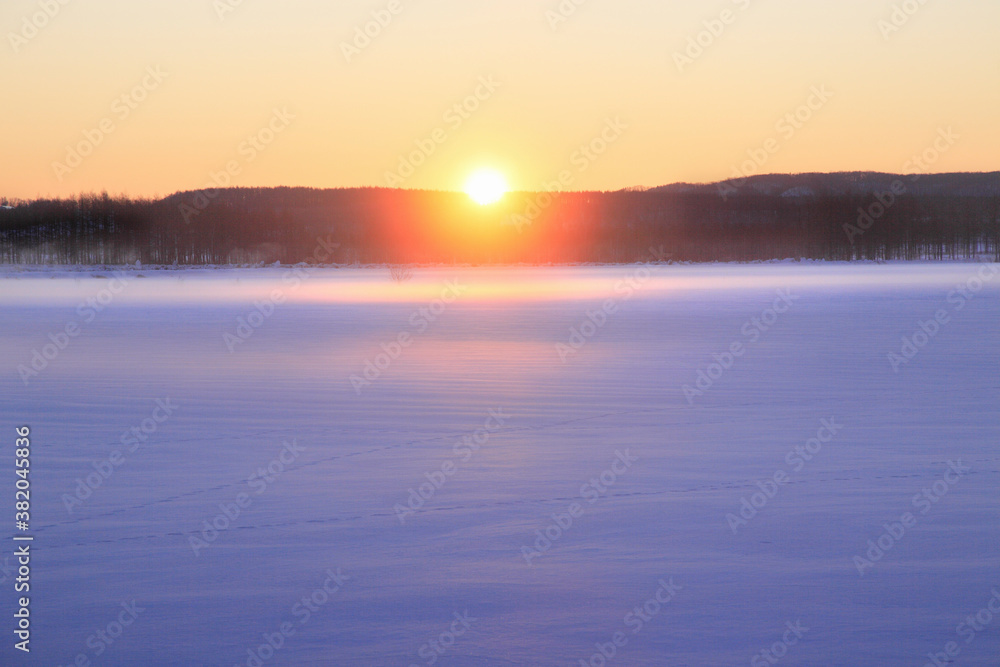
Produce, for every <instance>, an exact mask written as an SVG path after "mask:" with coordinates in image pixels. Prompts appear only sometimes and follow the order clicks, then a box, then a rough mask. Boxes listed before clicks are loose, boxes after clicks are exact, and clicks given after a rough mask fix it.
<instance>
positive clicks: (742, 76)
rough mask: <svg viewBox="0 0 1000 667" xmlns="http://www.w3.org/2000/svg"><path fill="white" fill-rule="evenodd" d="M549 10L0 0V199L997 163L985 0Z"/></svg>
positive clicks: (410, 2) (753, 0)
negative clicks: (218, 185) (479, 173)
mask: <svg viewBox="0 0 1000 667" xmlns="http://www.w3.org/2000/svg"><path fill="white" fill-rule="evenodd" d="M576 2H581V0H576ZM560 4H563V5H565V6H573V5H572V0H566V2H563V3H560V1H559V0H536V1H531V0H504V1H503V2H500V1H499V0H495V1H487V0H462V1H461V2H459V1H457V0H384V1H379V0H376V1H374V2H367V1H365V2H355V1H353V0H343V1H341V2H336V3H331V2H320V1H319V0H284V1H282V2H277V1H274V0H242V2H240V0H172V1H171V2H167V1H166V0H162V1H159V2H142V3H139V2H135V1H134V0H88V1H87V2H83V1H80V0H30V1H29V0H5V2H3V3H2V5H0V27H2V28H3V32H4V35H5V39H4V42H5V43H4V45H3V46H2V47H0V61H2V62H0V86H2V90H3V91H4V101H3V104H2V106H0V125H2V127H3V129H4V132H3V136H2V138H0V155H2V158H3V159H2V160H0V195H3V196H8V197H25V198H27V197H35V196H38V195H70V194H74V193H77V192H82V191H91V190H98V191H99V190H103V189H107V190H108V191H110V192H112V193H121V192H124V193H128V194H131V195H154V194H159V195H166V194H170V193H172V192H174V191H177V190H184V189H193V188H199V187H204V186H205V185H206V184H208V183H210V182H211V179H212V178H213V174H214V177H215V178H216V180H217V181H218V182H228V183H230V184H232V185H242V186H251V185H259V186H273V185H305V186H314V187H341V186H363V185H398V186H401V187H413V188H434V189H449V190H454V189H461V187H462V185H463V183H464V182H465V179H466V177H467V176H468V175H469V174H470V173H471V172H473V171H474V170H475V169H477V168H479V167H483V166H488V167H493V168H496V169H498V170H500V171H501V172H503V173H504V174H505V175H506V177H507V180H508V181H509V182H510V185H511V186H512V187H513V188H516V189H526V190H535V189H541V188H542V187H544V184H545V183H547V182H553V181H555V180H557V179H558V178H559V176H560V175H561V174H562V175H563V176H564V180H563V182H562V183H561V184H560V187H562V188H564V189H617V188H621V187H626V186H632V185H660V184H665V183H670V182H676V181H711V180H720V179H725V178H729V177H730V176H732V175H733V173H734V169H736V168H739V167H740V165H741V164H744V163H746V161H747V160H749V159H751V158H752V157H756V158H757V163H759V166H758V164H754V163H753V162H750V163H747V168H749V167H753V169H754V170H756V171H760V172H799V171H843V170H879V171H900V170H903V169H904V164H905V163H906V162H907V161H908V160H909V159H910V157H911V156H912V155H914V154H920V153H923V152H924V151H925V149H929V148H930V147H932V146H933V145H934V141H935V138H936V137H937V136H938V132H939V130H941V129H947V128H952V133H953V134H954V135H957V139H956V140H955V141H954V142H953V143H952V144H951V145H949V147H948V150H947V151H944V152H942V153H940V155H939V157H938V158H937V159H936V160H934V161H933V162H932V163H931V164H929V165H928V168H929V169H930V170H931V171H980V170H982V171H985V170H996V169H998V168H1000V165H998V163H997V156H998V155H1000V127H998V123H997V122H996V119H997V118H998V110H1000V86H998V85H997V84H998V83H1000V40H997V39H996V26H997V25H998V23H1000V3H997V2H995V0H950V1H949V2H935V1H928V2H926V4H924V5H923V6H922V7H920V8H919V9H918V10H917V11H916V12H915V13H913V15H912V16H910V15H907V14H906V13H905V12H903V10H902V9H899V10H896V12H895V15H894V9H893V7H894V5H897V6H900V7H901V6H902V5H903V4H907V5H911V4H912V5H913V6H914V7H916V6H919V3H918V2H917V0H908V2H907V3H903V2H902V1H901V0H892V1H883V0H877V1H873V0H867V1H862V0H836V1H834V0H812V1H810V2H802V1H801V0H717V1H714V2H704V1H697V2H696V1H693V0H691V1H683V0H675V1H673V2H669V3H665V2H653V1H652V0H643V1H640V0H615V2H611V1H610V0H584V1H582V2H581V4H580V6H579V7H577V8H576V10H575V12H573V13H572V15H569V16H564V15H561V14H559V13H558V12H559V7H560ZM46 8H47V12H48V14H51V16H49V15H47V14H46V13H45V12H46ZM373 12H375V13H376V15H375V16H374V17H373V14H372V13H373ZM566 13H567V14H568V13H569V12H566ZM377 18H381V20H382V22H383V23H385V24H386V25H385V26H384V27H383V26H377V24H372V25H370V26H369V28H370V31H371V32H372V33H377V35H376V36H375V37H374V38H372V39H371V40H370V43H368V44H367V45H366V44H365V42H364V41H363V40H358V41H357V42H356V43H355V44H354V46H353V47H352V48H346V49H345V46H344V45H345V44H347V45H351V44H352V42H354V40H355V36H356V34H357V30H364V28H365V26H366V23H368V22H370V21H373V20H376V19H377ZM563 19H565V20H563ZM893 20H895V24H893V23H892V21H893ZM706 22H707V23H706ZM880 22H881V23H880ZM38 25H41V26H42V27H40V28H38V27H37V26H38ZM376 26H377V29H376ZM897 28H898V29H897ZM713 32H714V33H716V34H712V33H713ZM699 33H701V35H699ZM699 37H700V39H701V42H702V43H703V44H704V45H705V46H703V47H701V49H702V52H701V53H700V54H699V53H698V51H697V49H691V50H689V51H687V53H685V50H686V49H687V48H688V46H689V44H690V42H689V39H692V40H697V39H699ZM362 47H363V48H362ZM676 54H681V55H682V56H684V57H683V58H678V57H677V55H676ZM685 58H687V60H685ZM813 91H820V94H817V93H815V92H813ZM810 103H811V105H812V108H811V109H810V108H808V106H806V107H803V106H802V105H808V104H810ZM456 105H459V106H458V108H456ZM796 111H798V113H799V117H798V118H795V117H794V116H793V117H791V118H786V115H787V114H789V113H792V114H794V113H796ZM588 144H590V145H591V148H590V150H589V151H584V150H582V147H585V146H586V145H588ZM70 149H72V150H70ZM414 151H418V152H417V153H416V154H414ZM427 153H430V155H429V156H428V155H426V154H427ZM227 172H228V173H227ZM390 173H394V174H395V177H390V176H388V174H390Z"/></svg>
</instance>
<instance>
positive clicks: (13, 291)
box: [0, 264, 1000, 667]
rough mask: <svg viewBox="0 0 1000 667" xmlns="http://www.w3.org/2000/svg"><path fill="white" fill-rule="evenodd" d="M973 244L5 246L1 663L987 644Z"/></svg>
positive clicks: (982, 326)
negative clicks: (27, 540)
mask: <svg viewBox="0 0 1000 667" xmlns="http://www.w3.org/2000/svg"><path fill="white" fill-rule="evenodd" d="M998 270H1000V268H998V267H997V266H996V265H983V266H979V265H974V264H972V265H962V264H890V265H885V266H875V265H843V264H841V265H832V264H809V265H797V264H770V265H769V264H764V265H753V266H746V265H744V266H737V265H731V266H729V265H721V266H720V265H715V266H649V267H644V268H643V267H636V266H620V267H600V268H592V267H590V268H581V267H577V268H544V269H519V270H485V269H456V270H445V269H435V270H426V269H421V270H417V271H415V272H414V277H413V279H412V280H410V281H408V282H404V283H393V282H392V281H391V280H390V279H389V276H388V272H387V271H386V270H384V269H383V270H313V271H310V272H307V273H305V274H301V273H300V274H296V273H295V271H296V270H295V269H289V268H287V267H285V268H268V269H260V270H244V271H224V270H217V271H210V270H189V271H180V272H177V271H157V270H147V269H143V270H142V271H138V272H137V271H135V270H133V271H130V272H129V274H127V278H126V279H125V280H124V283H120V282H115V278H114V273H113V272H112V271H110V270H109V271H99V272H89V273H65V272H62V273H59V274H53V276H52V277H50V276H48V275H46V274H44V273H39V272H25V273H18V274H13V273H12V274H9V275H8V277H7V278H5V279H2V280H0V305H2V308H3V314H4V317H3V318H2V320H0V352H2V358H3V360H4V364H5V366H6V372H5V373H4V374H3V375H2V376H0V395H2V406H3V409H2V415H3V417H2V422H3V423H2V428H3V430H2V434H3V443H4V444H3V446H4V451H6V452H7V454H6V455H5V456H4V458H3V460H4V461H5V462H6V463H5V464H4V465H5V466H8V467H9V468H10V469H9V470H8V471H6V472H3V473H2V475H0V478H2V479H3V482H2V483H0V493H2V494H3V499H4V500H3V503H2V504H0V505H2V507H4V508H5V510H4V515H5V516H6V517H7V520H10V521H11V526H12V522H13V509H12V506H11V505H12V499H13V496H14V493H13V491H14V488H13V487H14V485H13V479H14V477H13V473H12V471H13V456H12V454H11V452H12V448H13V444H14V437H15V436H14V428H15V426H20V425H23V424H27V425H30V426H31V428H32V441H33V445H32V447H33V451H34V454H33V460H32V466H33V472H32V481H33V489H32V502H33V508H32V521H33V526H32V528H33V529H32V531H31V532H32V534H34V535H35V536H36V541H35V542H34V545H33V549H34V558H33V560H32V580H31V586H32V588H31V597H32V606H31V610H32V621H33V625H32V629H33V635H32V653H31V654H30V656H24V655H22V654H20V653H19V652H16V651H15V650H14V649H13V641H14V640H13V638H12V633H11V630H12V629H13V628H12V620H11V618H12V617H11V614H12V613H13V609H14V604H15V598H16V595H15V593H14V592H13V590H12V589H13V586H12V582H13V577H14V576H16V575H15V574H12V570H11V565H12V564H13V563H14V559H13V558H12V557H11V556H12V553H13V550H14V547H13V542H12V541H10V540H9V539H7V540H5V541H4V543H3V544H2V546H0V561H2V563H0V564H4V565H5V567H4V569H3V571H2V572H0V577H2V578H3V579H4V583H3V585H2V590H3V594H2V595H0V616H2V617H3V618H4V619H7V620H5V621H4V622H3V623H4V626H5V629H4V631H3V640H2V646H0V663H2V664H4V665H9V664H38V665H42V664H44V665H70V664H74V660H77V659H78V657H77V656H78V655H80V654H83V656H84V657H85V658H86V659H87V660H89V661H91V664H94V665H366V666H367V665H392V666H394V665H400V666H403V667H409V666H411V665H429V664H432V660H433V664H437V665H443V666H446V667H447V666H455V667H458V666H476V667H479V666H494V665H531V666H549V665H552V666H556V665H565V666H567V667H569V666H578V665H581V664H592V665H601V664H604V662H602V661H606V663H607V664H608V665H629V666H632V665H637V666H647V665H649V666H652V665H657V666H668V667H679V666H681V665H692V666H693V665H698V666H701V665H706V666H709V665H712V666H714V665H764V664H768V665H770V664H775V661H776V663H777V664H787V665H825V666H830V665H833V666H839V665H844V666H848V665H850V666H865V665H872V666H876V665H877V666H882V667H887V666H895V665H917V666H919V665H924V664H926V663H928V662H930V661H931V658H930V657H928V654H934V653H938V654H941V653H943V652H945V651H946V650H947V648H954V649H957V650H958V651H959V654H958V655H957V657H956V658H955V660H956V661H957V664H960V665H997V664H998V658H997V656H998V655H1000V614H993V613H992V612H988V609H989V605H990V604H991V598H993V597H994V594H995V592H997V591H1000V506H998V500H1000V475H998V473H1000V451H998V449H1000V448H998V441H1000V440H998V436H1000V373H998V370H1000V369H998V360H1000V350H998V343H1000V335H998V330H997V323H998V321H1000V290H998V288H1000V274H998V273H997V272H998ZM298 271H300V272H302V271H303V269H301V268H300V269H298ZM646 271H650V272H651V275H650V277H647V274H646ZM140 275H141V276H143V277H141V278H140V277H139V276H140ZM984 276H986V277H984ZM296 278H297V279H298V280H297V284H296ZM449 281H457V283H455V282H452V283H451V286H450V287H449ZM275 290H277V293H275V292H274V291H275ZM449 290H451V291H449ZM109 295H110V296H109ZM456 295H457V296H456ZM272 297H275V298H274V300H273V301H271V300H272ZM278 297H280V298H278ZM88 299H92V300H93V301H92V302H91V303H90V304H88ZM437 299H442V301H440V302H438V301H436V300H437ZM445 299H447V300H450V301H452V302H451V303H448V304H446V303H445V301H444V300H445ZM609 300H610V302H609ZM267 301H271V302H272V305H273V303H274V301H277V305H273V312H270V314H269V316H267V317H264V315H263V314H261V315H260V316H259V317H258V316H253V315H252V313H253V312H254V311H255V310H256V311H257V312H260V313H267V312H268V311H270V310H271V309H272V306H268V305H267V303H266V302H267ZM255 302H257V303H259V304H260V306H261V307H260V308H257V307H255V305H254V304H255ZM772 308H775V310H774V311H771V310H770V309H772ZM421 309H424V310H423V311H421ZM778 310H783V311H784V312H781V313H779V312H777V311H778ZM588 311H589V312H590V315H588ZM598 311H603V312H598ZM942 314H943V316H942ZM239 318H243V319H244V320H246V321H247V326H248V327H249V328H245V327H241V325H240V321H239ZM605 318H606V320H605ZM755 318H756V322H755ZM936 318H937V321H936V322H935V323H936V324H937V328H936V329H935V326H934V325H933V324H931V323H932V322H934V321H935V320H936ZM588 321H589V322H595V321H596V322H597V324H593V325H592V326H591V325H588V324H586V323H587V322H588ZM257 322H260V323H261V324H260V326H258V327H254V326H253V324H252V323H257ZM602 322H603V324H601V323H602ZM71 323H72V324H76V325H77V326H78V327H79V329H78V331H77V333H76V335H75V336H73V337H72V338H69V342H68V344H66V345H65V349H62V350H59V351H58V353H57V354H55V355H54V358H53V359H52V360H47V359H46V360H45V361H46V362H47V363H46V364H45V367H44V368H42V369H41V370H39V371H37V375H33V374H30V373H25V371H27V370H29V369H31V364H32V357H33V351H35V350H37V351H38V352H39V354H42V355H44V354H45V353H46V351H47V352H48V353H49V356H52V352H53V350H54V349H55V348H51V347H50V348H47V349H46V348H45V346H46V345H47V344H49V343H50V341H51V340H52V339H51V338H50V334H52V336H53V337H54V339H55V340H56V341H57V342H58V341H61V342H63V343H65V342H66V341H65V340H64V339H62V338H61V336H60V335H59V334H60V332H65V331H66V327H67V325H68V324H71ZM921 323H923V325H925V326H924V328H922V326H921ZM574 328H575V329H576V331H578V332H579V336H577V335H575V334H573V333H572V332H571V329H574ZM924 329H927V330H932V331H934V335H933V336H932V335H929V334H927V333H924V334H923V335H920V334H921V332H922V331H924ZM248 331H252V333H250V334H249V335H246V336H244V335H243V334H247V333H248ZM401 334H408V335H409V337H408V338H407V337H406V336H404V337H403V338H402V340H403V341H409V342H408V343H405V344H404V345H400V347H399V350H396V348H395V347H394V342H395V343H397V344H398V343H399V341H400V340H401V339H400V335H401ZM588 334H590V335H588ZM227 335H228V337H227ZM904 337H906V338H907V339H909V340H910V341H911V344H912V345H913V349H912V350H911V349H910V348H909V347H908V346H904V342H903V338H904ZM914 338H915V339H916V340H915V341H914ZM237 340H238V341H239V342H236V341H237ZM580 343H583V344H582V346H581V345H580ZM921 343H923V344H922V345H921ZM52 344H53V345H56V344H57V343H52ZM383 344H385V348H383ZM736 344H739V345H736ZM740 345H742V354H741V355H740V356H734V357H733V358H732V359H730V358H729V357H727V356H726V354H725V353H726V352H727V351H729V350H731V349H735V350H740V349H741V348H740ZM230 348H232V351H230ZM904 348H905V349H904ZM383 349H387V350H388V352H387V353H385V354H386V356H385V357H379V355H380V354H381V353H383ZM394 352H398V354H397V355H396V358H394V359H392V358H391V354H392V353H394ZM904 353H905V354H904ZM890 354H896V355H898V358H897V359H896V360H895V362H894V363H895V366H896V368H895V369H894V367H893V362H890V356H889V355H890ZM713 355H718V356H717V357H715V356H713ZM908 357H912V358H908ZM901 360H905V361H901ZM367 361H371V362H372V364H373V368H369V369H368V378H367V379H366V378H365V376H364V374H365V369H366V362H367ZM387 361H388V362H389V363H388V364H386V362H387ZM715 363H718V364H719V365H718V366H713V364H715ZM36 365H38V366H41V365H43V364H42V362H41V361H39V360H37V359H36ZM19 366H23V367H24V368H22V369H21V370H20V371H19V370H18V367H19ZM377 366H383V367H384V368H382V369H379V368H377ZM724 366H728V368H724ZM31 370H32V371H33V370H34V369H31ZM22 374H25V375H26V381H24V380H22V377H21V376H22ZM352 375H353V376H356V378H355V382H356V383H357V384H358V388H357V389H356V388H355V386H354V385H352V382H351V379H350V378H351V376H352ZM359 378H360V379H364V380H365V382H368V383H369V384H364V383H359V382H358V379H359ZM685 387H688V389H687V391H685ZM698 392H700V393H698ZM157 400H159V401H161V402H164V403H165V405H167V406H168V407H167V408H166V409H164V408H162V407H161V408H160V409H159V410H158V409H157V407H158V404H157ZM174 406H176V407H174ZM491 411H493V413H494V414H498V415H501V416H502V420H503V423H502V425H501V424H499V420H498V419H496V418H494V419H490V414H491ZM157 419H160V420H161V421H157ZM824 420H825V421H824ZM831 422H832V424H831ZM824 424H827V426H826V427H824ZM477 430H478V432H477ZM134 433H137V434H141V438H144V441H142V440H140V438H139V436H138V435H134ZM477 439H478V441H479V442H480V443H482V444H481V445H477V444H476V441H477ZM810 439H815V440H812V441H810ZM824 440H825V442H824ZM136 441H139V444H138V446H137V445H136V444H135V443H136ZM286 443H291V444H294V446H289V445H286ZM476 447H478V451H473V450H474V449H475V448H476ZM133 449H134V451H133ZM116 451H117V452H118V453H117V455H116V454H115V452H116ZM619 453H620V454H619ZM109 457H114V460H115V461H118V462H119V463H118V464H117V465H116V464H115V463H112V464H111V465H112V467H113V472H111V473H110V475H109V476H108V477H107V479H104V478H103V477H102V478H101V479H100V480H99V483H97V488H96V489H90V488H89V486H88V481H87V480H88V475H89V476H90V477H89V481H90V482H98V478H97V477H95V476H94V475H91V473H95V472H96V471H97V470H98V469H103V470H104V472H105V473H107V471H108V467H107V466H108V464H107V463H106V461H108V460H109ZM122 459H124V460H122ZM281 459H284V461H283V462H280V461H281ZM102 462H105V463H102ZM279 462H280V463H279ZM626 462H627V463H626ZM949 462H951V464H954V465H955V468H954V469H952V470H951V471H950V472H949V466H950V464H949ZM269 465H270V466H271V468H272V469H271V472H267V471H266V470H265V476H264V477H261V476H257V477H253V476H254V475H255V474H258V470H260V469H261V468H265V469H266V468H267V467H268V466H269ZM612 470H613V471H615V472H608V471H612ZM956 470H957V472H956ZM96 474H97V476H98V477H100V475H101V473H100V472H97V473H96ZM258 475H259V474H258ZM602 477H603V479H602ZM776 479H777V480H784V481H778V482H775V481H774V480H776ZM590 480H595V481H594V482H593V483H591V481H590ZM768 480H770V481H771V482H774V484H773V486H772V484H771V483H770V482H768ZM758 482H759V483H760V485H758ZM81 484H82V485H83V486H82V487H81ZM422 485H423V486H422ZM438 486H440V488H438ZM925 489H927V490H928V493H929V496H925V495H923V494H924V490H925ZM88 490H89V491H90V494H89V495H88V494H87V491H88ZM411 490H412V491H413V493H412V494H411ZM421 493H423V494H424V496H427V497H426V498H423V497H421V496H420V494H421ZM240 494H245V495H240ZM79 496H85V499H82V500H81V499H80V497H79ZM931 498H933V501H932V500H931ZM74 499H75V500H74ZM238 499H241V500H242V501H243V503H244V505H245V506H244V507H242V508H240V510H239V512H240V513H239V516H237V517H236V518H235V519H232V520H229V519H228V518H227V517H225V515H224V514H223V511H224V510H223V509H222V508H220V504H221V505H222V506H223V507H224V508H226V509H227V510H228V511H229V512H230V513H231V514H235V512H234V504H235V503H236V502H237V500H238ZM744 499H745V500H746V503H744V502H743V501H744ZM247 501H249V503H247ZM574 504H575V505H574ZM413 506H416V507H418V508H419V509H417V510H416V511H414V512H413V513H410V512H409V511H408V510H409V509H411V507H413ZM70 510H72V511H70ZM571 510H572V512H571ZM906 513H910V514H911V515H912V521H910V520H909V519H907V520H906V525H904V524H903V518H904V515H905V514H906ZM571 514H572V515H575V516H571ZM553 515H555V518H553ZM557 520H558V522H560V523H562V527H560V526H558V525H557V523H556V522H557ZM568 520H571V521H572V523H571V525H570V524H569V521H568ZM206 521H207V522H209V523H211V522H213V521H214V522H215V523H216V526H217V527H219V528H220V529H219V530H218V532H216V533H213V529H211V528H210V527H208V529H207V530H206V528H207V525H206V523H205V522H206ZM886 525H888V527H886ZM12 527H13V526H12ZM900 529H902V533H901V532H900ZM11 530H12V528H11ZM536 531H539V532H536ZM546 532H547V533H548V537H543V536H544V535H545V534H546ZM869 540H871V541H872V542H871V544H870V543H869ZM880 541H881V544H882V547H879V542H880ZM873 546H874V547H876V548H875V549H872V547H873ZM886 546H887V547H888V548H885V547H886ZM869 552H871V553H869ZM880 553H881V554H882V555H881V556H879V554H880ZM856 557H857V558H856ZM876 557H877V558H876ZM338 568H339V572H338ZM328 571H329V573H328ZM862 573H863V574H862ZM331 575H337V578H336V579H333V578H331ZM661 580H662V583H661ZM324 584H326V587H327V589H328V590H329V591H334V592H327V591H323V586H324ZM657 596H659V598H660V600H661V602H655V600H656V598H657ZM310 597H311V599H308V598H310ZM303 598H307V601H306V602H307V604H305V603H303V602H302V600H303ZM665 600H669V601H665ZM133 601H134V602H135V608H134V611H135V613H134V615H136V616H137V617H136V618H135V620H134V621H133V620H132V616H130V615H129V612H127V611H123V608H122V604H123V603H125V605H126V607H127V606H129V605H130V604H132V602H133ZM651 601H652V602H651ZM992 605H993V608H994V609H998V608H1000V598H997V601H994V602H992ZM637 607H639V609H638V610H637V609H636V608H637ZM643 607H644V608H643ZM140 610H141V611H140ZM982 610H987V613H989V615H990V620H989V621H988V622H986V617H987V616H986V614H984V613H983V612H982ZM307 612H308V616H307ZM456 614H457V615H458V616H456ZM976 614H979V620H978V621H977V620H976V619H975V615H976ZM970 615H972V616H973V619H972V625H970V624H969V623H968V621H967V620H966V619H967V617H969V616H970ZM119 618H122V619H124V620H127V621H129V624H128V625H127V626H125V627H124V628H121V627H120V626H117V625H116V623H117V622H118V619H119ZM457 619H461V620H457ZM283 623H284V624H286V625H285V626H284V628H285V629H286V630H291V631H292V632H288V633H286V635H284V636H282V635H281V629H282V624H283ZM109 626H110V627H109ZM789 628H792V629H791V630H790V629H789ZM973 628H978V629H973ZM99 630H100V631H103V632H104V633H105V635H104V637H105V638H106V639H107V640H108V641H105V638H102V637H101V635H99V634H98V631H99ZM119 630H121V633H120V634H118V631H119ZM109 633H110V634H109ZM275 633H277V634H275ZM616 633H622V634H621V635H619V636H618V637H617V639H618V640H619V644H620V645H619V646H615V644H614V641H615V639H616ZM112 635H116V636H112ZM265 635H268V636H270V638H271V640H272V642H273V643H274V644H276V645H279V646H280V648H277V649H271V650H268V649H267V647H266V644H265V642H266V638H265ZM432 641H433V643H432ZM949 642H954V646H953V647H951V646H949ZM262 645H263V646H264V648H261V647H262ZM946 647H947V648H946ZM602 649H603V650H604V651H605V653H608V654H611V653H612V652H613V653H614V657H612V658H604V657H603V656H601V655H600V653H599V651H600V650H602ZM764 650H766V651H768V652H769V653H768V654H767V655H764V654H763V653H762V651H764ZM769 657H770V659H769ZM581 661H582V662H581ZM80 664H83V663H80ZM931 664H933V663H931Z"/></svg>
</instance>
